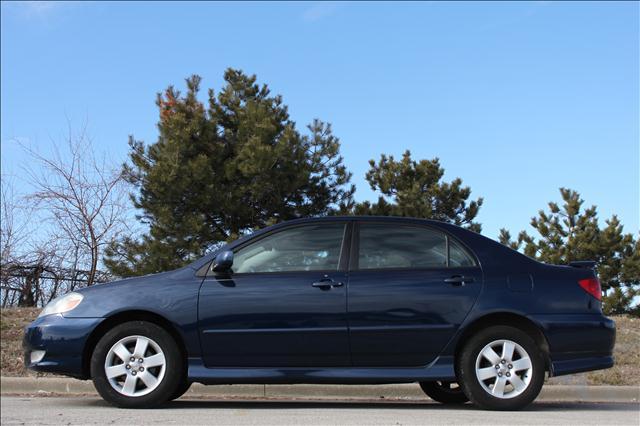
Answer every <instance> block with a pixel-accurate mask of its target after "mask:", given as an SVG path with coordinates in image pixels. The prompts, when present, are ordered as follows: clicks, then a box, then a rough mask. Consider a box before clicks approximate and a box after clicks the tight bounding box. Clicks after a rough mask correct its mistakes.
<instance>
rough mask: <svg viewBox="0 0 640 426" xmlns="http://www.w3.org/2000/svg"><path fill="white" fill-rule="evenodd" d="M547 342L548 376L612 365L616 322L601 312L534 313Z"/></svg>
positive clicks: (599, 368)
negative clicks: (584, 313)
mask: <svg viewBox="0 0 640 426" xmlns="http://www.w3.org/2000/svg"><path fill="white" fill-rule="evenodd" d="M534 318H535V320H536V321H537V322H538V323H539V324H540V325H541V327H542V329H543V332H544V334H545V335H546V337H547V342H548V343H549V355H550V358H551V375H553V376H561V375H564V374H573V373H580V372H583V371H592V370H601V369H604V368H610V367H613V364H614V358H613V347H614V345H615V342H616V323H615V322H614V321H613V320H611V319H609V318H607V317H605V316H603V315H601V314H593V315H592V314H586V315H536V316H534Z"/></svg>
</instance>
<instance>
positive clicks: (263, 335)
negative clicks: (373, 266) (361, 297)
mask: <svg viewBox="0 0 640 426" xmlns="http://www.w3.org/2000/svg"><path fill="white" fill-rule="evenodd" d="M346 230H347V225H346V223H345V222H339V221H337V222H318V223H314V224H305V225H292V226H291V227H287V228H284V229H282V230H277V231H274V232H273V233H270V234H267V235H266V236H261V237H259V238H257V239H256V240H250V241H249V242H248V243H246V244H244V245H242V246H240V247H239V248H237V249H236V250H234V261H233V267H232V273H231V274H228V275H227V276H212V275H211V274H212V273H211V272H210V273H209V274H207V278H205V280H204V282H203V284H202V287H201V290H200V299H199V307H198V317H199V327H200V330H199V331H200V341H201V345H202V353H203V358H204V363H205V365H206V366H207V367H277V366H280V367H327V366H348V365H349V341H348V330H347V321H346V297H347V296H346V294H347V293H346V292H347V285H346V283H347V276H346V272H345V270H346V259H344V256H346V254H347V251H348V250H347V248H346V246H345V244H343V242H344V241H345V240H346V238H345V235H346ZM341 259H343V260H342V262H341Z"/></svg>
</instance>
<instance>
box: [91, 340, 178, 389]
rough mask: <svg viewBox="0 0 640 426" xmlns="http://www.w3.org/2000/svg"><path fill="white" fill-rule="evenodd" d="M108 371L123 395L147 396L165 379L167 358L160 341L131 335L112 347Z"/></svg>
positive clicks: (107, 358) (105, 367) (107, 364)
mask: <svg viewBox="0 0 640 426" xmlns="http://www.w3.org/2000/svg"><path fill="white" fill-rule="evenodd" d="M104 372H105V375H106V377H107V380H108V381H109V384H110V385H111V387H112V388H113V389H115V390H116V391H118V392H119V393H121V394H122V395H125V396H130V397H138V396H143V395H147V394H148V393H150V392H152V391H153V390H154V389H156V388H157V387H158V386H159V385H160V383H161V382H162V379H163V378H164V375H165V372H166V359H165V356H164V353H163V352H162V349H161V348H160V345H158V344H157V343H156V342H155V341H153V340H152V339H150V338H148V337H145V336H127V337H125V338H123V339H121V340H119V341H118V342H116V343H115V344H114V345H113V346H112V347H111V349H109V352H108V353H107V357H106V359H105V363H104Z"/></svg>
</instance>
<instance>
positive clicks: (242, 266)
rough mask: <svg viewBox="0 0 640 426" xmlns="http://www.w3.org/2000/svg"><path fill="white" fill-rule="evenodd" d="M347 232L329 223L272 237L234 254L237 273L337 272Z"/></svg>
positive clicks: (338, 225)
mask: <svg viewBox="0 0 640 426" xmlns="http://www.w3.org/2000/svg"><path fill="white" fill-rule="evenodd" d="M344 229H345V225H344V223H335V224H333V223H332V224H326V223H325V224H318V225H304V226H297V227H295V228H291V229H285V230H283V231H280V232H277V233H275V234H272V235H269V236H267V237H265V238H262V239H260V240H258V241H256V242H255V243H253V244H250V245H248V246H246V247H243V248H241V249H240V250H238V251H237V252H236V253H235V254H234V259H233V268H232V269H233V272H235V273H253V272H289V271H325V270H326V271H329V270H337V269H338V265H339V263H340V251H341V249H342V239H343V236H344Z"/></svg>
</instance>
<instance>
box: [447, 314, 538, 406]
mask: <svg viewBox="0 0 640 426" xmlns="http://www.w3.org/2000/svg"><path fill="white" fill-rule="evenodd" d="M544 376H545V363H544V358H543V354H542V352H541V350H540V349H539V348H538V346H537V345H536V343H535V341H534V340H533V339H532V338H531V337H530V336H529V335H528V334H527V333H525V332H523V331H522V330H519V329H517V328H514V327H508V326H494V327H489V328H487V329H485V330H482V331H480V332H479V333H477V334H476V335H475V336H473V337H472V338H471V339H470V340H469V342H468V343H467V344H466V345H465V346H464V348H463V350H462V353H461V354H460V356H459V358H458V363H457V377H458V381H459V382H460V385H461V386H462V389H463V391H464V393H465V394H466V395H467V396H468V397H469V400H471V402H473V403H474V404H475V405H477V406H478V407H480V408H483V409H489V410H518V409H520V408H523V407H525V406H526V405H528V404H530V403H531V402H532V401H533V400H534V399H536V397H537V396H538V394H539V393H540V390H541V389H542V384H543V382H544Z"/></svg>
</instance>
